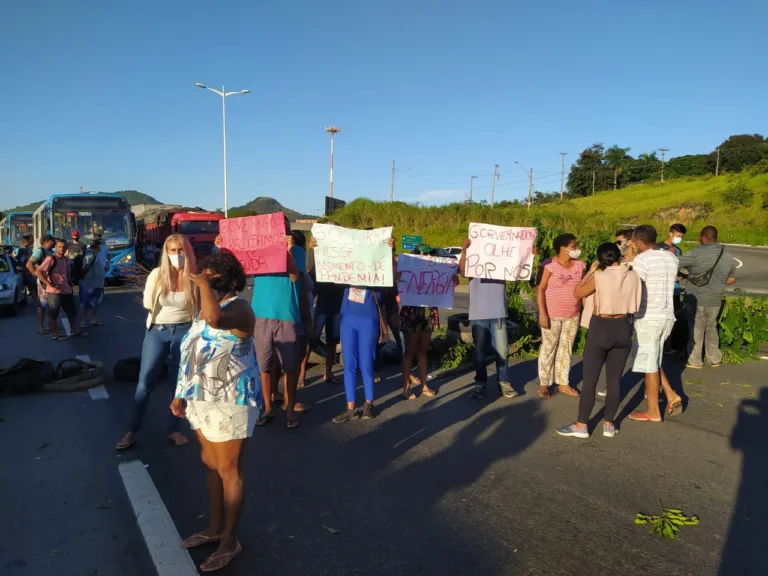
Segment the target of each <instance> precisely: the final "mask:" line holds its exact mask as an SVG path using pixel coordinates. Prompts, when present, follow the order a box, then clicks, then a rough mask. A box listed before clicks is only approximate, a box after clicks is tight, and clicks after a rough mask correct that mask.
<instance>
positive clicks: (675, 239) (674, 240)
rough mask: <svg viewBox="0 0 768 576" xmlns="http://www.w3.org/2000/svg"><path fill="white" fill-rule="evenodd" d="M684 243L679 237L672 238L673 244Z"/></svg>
mask: <svg viewBox="0 0 768 576" xmlns="http://www.w3.org/2000/svg"><path fill="white" fill-rule="evenodd" d="M682 241H683V239H682V238H680V237H679V236H675V237H674V238H672V244H680V242H682Z"/></svg>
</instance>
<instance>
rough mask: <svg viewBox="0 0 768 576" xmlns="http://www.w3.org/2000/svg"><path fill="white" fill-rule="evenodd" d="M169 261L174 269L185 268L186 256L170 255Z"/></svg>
mask: <svg viewBox="0 0 768 576" xmlns="http://www.w3.org/2000/svg"><path fill="white" fill-rule="evenodd" d="M168 260H170V261H171V266H173V267H174V268H181V267H182V266H184V254H168Z"/></svg>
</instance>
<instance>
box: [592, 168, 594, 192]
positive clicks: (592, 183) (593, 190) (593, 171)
mask: <svg viewBox="0 0 768 576" xmlns="http://www.w3.org/2000/svg"><path fill="white" fill-rule="evenodd" d="M594 195H595V171H594V170H592V196H594Z"/></svg>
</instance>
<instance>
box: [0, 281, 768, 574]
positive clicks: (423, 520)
mask: <svg viewBox="0 0 768 576" xmlns="http://www.w3.org/2000/svg"><path fill="white" fill-rule="evenodd" d="M31 312H32V311H31V310H30V311H25V313H24V315H23V316H22V317H20V318H15V319H6V318H3V319H0V354H2V356H0V365H6V364H8V363H9V362H11V361H13V360H15V359H16V358H18V357H19V356H20V355H22V354H24V355H34V356H38V357H41V356H46V357H48V358H50V359H52V360H54V361H57V360H59V359H62V358H64V357H68V356H73V355H76V354H84V353H87V354H89V355H90V356H91V357H92V358H93V359H96V360H102V361H104V362H105V363H106V365H107V366H111V364H112V363H113V362H114V361H115V360H117V359H118V358H120V357H123V356H129V355H137V354H138V352H139V350H140V346H141V334H142V332H143V314H142V312H141V310H140V307H139V305H138V304H137V303H136V302H134V301H133V295H131V294H115V293H111V294H109V295H108V298H107V301H106V303H105V307H104V310H103V316H102V318H103V319H104V320H105V321H106V322H107V325H106V326H105V327H103V328H99V329H96V330H94V331H93V332H92V335H91V336H90V337H89V338H88V339H83V340H77V341H75V340H72V341H69V342H61V343H54V342H51V341H50V340H48V339H47V338H43V337H39V336H37V335H36V334H35V331H34V323H33V320H32V317H31ZM667 370H668V373H669V375H670V377H671V379H672V380H673V383H675V384H676V385H678V386H682V387H683V388H684V389H685V391H686V393H687V395H688V398H689V400H690V404H689V410H688V411H686V413H685V414H683V415H682V416H681V417H679V418H678V419H675V420H670V422H667V423H665V424H661V425H642V424H636V423H631V422H628V421H627V422H625V425H624V426H623V427H622V430H621V434H620V435H619V436H618V437H616V438H615V439H612V440H609V439H606V438H603V437H602V436H599V435H595V436H593V437H592V438H591V439H590V440H587V441H576V440H571V439H563V438H560V437H558V436H557V435H556V434H555V433H554V431H553V430H554V427H555V426H558V425H561V424H563V423H567V422H568V421H570V420H572V419H573V417H574V415H575V410H576V402H575V401H574V400H573V399H571V398H566V397H558V396H555V397H554V398H553V399H552V400H550V401H540V400H539V399H538V398H537V397H536V394H535V390H536V385H537V383H536V380H535V373H536V370H535V362H532V361H528V362H523V363H520V364H518V365H516V366H515V367H514V368H513V372H512V374H513V377H514V381H515V382H516V383H517V384H518V386H519V387H520V388H521V389H522V388H523V387H524V388H525V392H526V393H525V395H524V396H522V397H521V398H518V399H515V400H502V399H498V398H497V397H496V396H495V395H493V394H489V395H488V396H487V398H486V400H484V401H482V402H476V401H473V400H471V399H469V398H468V396H467V395H466V390H467V388H468V387H469V386H470V385H471V383H472V375H471V374H467V375H463V376H459V377H457V378H455V379H453V380H450V381H444V382H442V383H441V382H437V383H436V385H439V386H440V393H439V395H438V396H437V397H436V398H435V399H425V398H420V399H418V400H416V401H413V402H406V401H401V397H400V395H399V393H398V380H399V379H398V377H397V374H396V373H394V372H393V373H392V376H391V377H389V378H387V379H385V380H384V382H383V383H382V384H381V385H380V386H379V387H378V389H377V395H378V397H379V399H378V405H379V407H380V409H381V414H380V417H379V418H377V419H376V420H374V421H371V422H362V421H359V422H355V423H352V424H350V425H346V426H335V425H333V424H331V423H330V422H329V421H330V418H331V417H332V416H333V415H334V414H335V413H337V412H338V411H339V410H340V409H341V408H342V405H343V401H344V400H343V396H342V395H341V391H340V389H339V388H336V387H330V386H328V385H325V384H312V382H314V381H315V376H314V375H315V374H316V372H315V373H313V378H312V379H310V384H311V385H310V386H309V387H308V388H307V389H305V390H304V391H302V393H301V397H302V400H304V401H308V402H313V403H314V404H315V407H314V409H313V410H312V411H311V412H310V413H308V414H306V415H305V416H304V418H303V419H302V426H301V427H300V428H299V429H297V430H295V431H288V430H286V429H285V428H283V426H282V419H281V418H278V419H277V420H276V421H275V423H274V424H273V425H272V426H270V427H267V428H266V429H261V430H257V432H256V434H255V435H254V437H253V439H252V440H251V441H250V443H249V446H248V450H247V454H246V457H245V468H246V482H247V507H246V511H245V514H244V517H243V520H242V525H241V532H240V538H241V541H242V542H243V544H244V552H243V555H242V557H241V558H239V559H238V560H237V561H236V562H235V563H234V564H233V565H232V567H231V568H230V569H229V570H228V572H227V573H228V574H231V575H234V576H245V575H250V574H276V575H294V574H296V575H306V574H312V575H325V574H328V575H331V574H332V575H347V574H349V575H352V574H366V575H368V574H370V575H376V574H388V575H389V574H406V575H433V574H434V575H441V576H442V575H445V574H489V575H507V574H531V575H553V574H563V575H568V574H622V575H628V576H631V575H635V574H637V575H640V574H644V575H645V574H649V573H653V574H667V573H668V574H691V575H694V574H695V575H697V576H698V575H715V574H721V575H723V576H730V575H731V574H763V573H764V570H765V568H764V567H765V565H766V562H768V551H766V549H765V542H766V541H768V540H767V539H768V498H767V497H766V496H765V486H766V485H767V484H766V483H767V482H768V458H766V456H768V449H767V448H766V447H765V442H764V438H765V437H766V433H768V386H766V385H765V379H764V378H763V373H764V365H763V364H760V363H749V364H746V365H744V366H723V367H722V368H720V369H719V371H716V370H712V369H710V370H703V371H700V372H696V373H693V374H690V373H687V372H682V370H681V366H679V365H677V364H671V365H669V366H667ZM580 373H581V364H580V362H579V361H578V359H575V360H574V367H573V370H572V382H573V383H578V382H579V381H580ZM636 382H637V379H636V378H634V377H632V375H628V376H627V377H626V378H625V381H624V382H623V384H624V388H625V391H626V393H627V402H628V403H629V404H630V406H631V405H634V404H636V403H638V402H641V401H642V394H640V395H639V396H638V395H637V394H636V392H637V388H636V387H635V384H636ZM107 390H108V392H109V399H107V400H92V399H91V398H90V396H89V395H88V394H86V393H80V394H68V395H56V396H53V395H48V396H45V395H34V396H26V397H14V398H3V399H0V419H1V420H0V452H2V454H3V455H4V457H5V459H4V465H3V466H2V467H0V510H2V511H3V513H2V514H0V572H1V573H2V574H3V575H4V576H5V575H6V574H7V575H8V576H17V575H24V576H38V575H40V574H57V575H66V576H69V575H70V574H72V575H76V574H77V575H83V574H98V575H129V576H134V575H136V576H139V575H141V576H147V575H151V574H154V571H153V569H152V568H151V566H152V561H151V558H150V557H149V554H148V552H147V550H146V547H145V545H144V543H143V539H142V536H141V534H140V532H139V529H138V527H137V525H136V521H135V518H134V513H133V511H132V508H131V504H130V502H129V500H128V498H127V496H126V492H125V488H124V487H123V484H122V481H121V479H120V476H119V475H118V473H117V466H118V464H119V463H120V462H122V461H125V460H131V459H136V460H140V461H141V462H142V463H144V464H146V465H148V468H147V472H148V473H149V476H150V477H151V479H152V481H153V482H154V484H155V485H156V487H157V491H158V492H159V495H160V497H161V498H162V503H163V504H164V506H165V507H166V508H167V510H168V512H169V513H170V517H171V519H172V521H173V523H174V524H175V526H176V527H177V528H178V531H179V532H180V533H182V534H188V533H190V532H192V531H193V530H196V529H199V528H200V527H201V526H202V525H204V523H205V518H206V515H207V506H206V504H205V486H204V478H203V468H202V465H201V464H200V462H199V456H198V453H197V450H196V449H195V447H194V446H193V445H191V446H188V447H185V448H176V447H175V446H171V445H169V444H168V443H167V442H166V441H165V438H164V436H163V426H164V418H165V415H166V409H167V404H168V399H169V396H170V394H171V386H170V385H168V384H166V385H165V386H164V387H162V388H160V389H158V392H157V393H156V394H155V396H154V398H153V401H152V403H151V405H150V409H149V412H148V416H147V422H146V425H145V427H144V429H143V430H142V432H141V435H140V437H139V444H137V447H136V449H135V450H134V451H132V452H131V453H127V454H123V455H121V456H120V457H116V454H115V452H114V450H113V444H114V442H115V441H116V440H117V438H118V437H119V436H120V435H121V434H122V432H123V431H124V428H125V423H126V420H127V418H128V412H129V409H130V403H131V397H132V393H133V389H132V387H131V386H130V385H125V384H118V383H109V384H108V385H107ZM630 406H626V405H625V406H624V407H623V408H622V413H623V414H626V413H627V412H628V411H629V409H630ZM594 424H595V425H596V424H597V420H595V421H594ZM659 498H661V499H662V501H663V503H664V504H665V505H667V506H674V507H679V508H682V509H683V510H685V511H686V512H687V513H689V514H698V515H699V517H700V518H701V525H700V526H698V527H691V528H684V529H683V530H682V531H681V533H680V535H679V536H678V539H677V540H676V541H675V542H661V541H656V540H654V539H652V538H651V537H650V536H649V535H647V534H646V531H645V529H644V528H643V527H636V526H634V525H633V523H632V519H633V517H634V514H635V513H637V512H651V513H653V512H655V511H656V510H657V508H658V499H659ZM205 554H206V551H204V550H201V551H193V553H192V557H193V559H194V560H195V561H196V563H199V562H201V561H202V560H203V559H204V557H205ZM649 566H652V568H650V569H649Z"/></svg>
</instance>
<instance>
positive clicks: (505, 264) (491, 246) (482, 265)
mask: <svg viewBox="0 0 768 576" xmlns="http://www.w3.org/2000/svg"><path fill="white" fill-rule="evenodd" d="M469 239H470V240H471V241H472V243H471V245H470V246H469V248H468V249H467V261H466V274H465V275H466V276H467V277H468V278H486V279H491V280H506V281H508V282H514V281H517V280H529V279H530V278H531V274H532V272H533V248H534V246H535V245H536V228H516V227H510V226H495V225H493V224H481V223H476V222H471V223H470V224H469Z"/></svg>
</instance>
